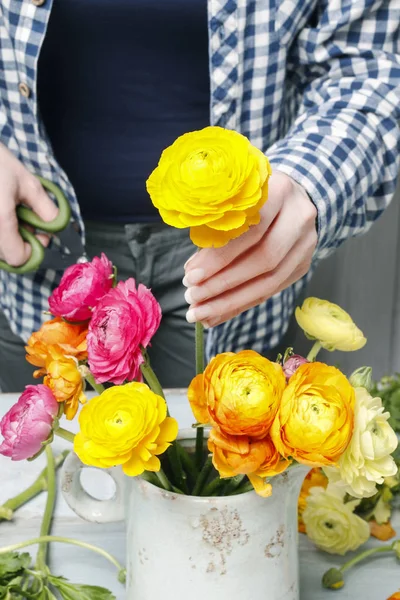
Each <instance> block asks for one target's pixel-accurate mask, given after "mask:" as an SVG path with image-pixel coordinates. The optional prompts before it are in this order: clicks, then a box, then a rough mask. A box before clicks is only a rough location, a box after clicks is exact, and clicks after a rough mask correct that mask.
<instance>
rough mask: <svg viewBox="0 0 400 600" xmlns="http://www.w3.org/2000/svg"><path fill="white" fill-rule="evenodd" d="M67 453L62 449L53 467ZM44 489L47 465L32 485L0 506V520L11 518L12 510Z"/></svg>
mask: <svg viewBox="0 0 400 600" xmlns="http://www.w3.org/2000/svg"><path fill="white" fill-rule="evenodd" d="M68 453H69V452H68V450H64V452H62V453H61V454H59V455H58V456H57V458H56V459H55V462H54V468H55V469H58V468H59V467H60V466H61V465H62V464H63V462H64V460H65V459H66V457H67V456H68ZM45 490H47V467H46V468H45V469H43V471H42V472H41V473H40V475H39V477H38V478H37V479H36V481H34V482H33V483H32V485H30V486H29V487H28V488H27V489H26V490H24V491H23V492H21V493H20V494H18V495H17V496H14V497H13V498H10V499H9V500H7V502H5V503H4V504H3V505H2V506H0V522H1V521H2V520H4V519H5V518H6V519H7V520H10V519H12V517H13V513H14V511H16V510H17V509H18V508H20V507H21V506H23V505H24V504H26V503H27V502H29V501H30V500H32V498H35V497H36V496H38V495H39V494H40V493H41V492H44V491H45ZM3 512H4V514H7V512H8V513H9V515H10V516H9V518H8V517H4V516H3V514H2V513H3Z"/></svg>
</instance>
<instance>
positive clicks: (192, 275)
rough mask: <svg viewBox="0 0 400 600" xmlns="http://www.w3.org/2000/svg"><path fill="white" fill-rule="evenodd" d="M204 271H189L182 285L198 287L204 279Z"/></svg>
mask: <svg viewBox="0 0 400 600" xmlns="http://www.w3.org/2000/svg"><path fill="white" fill-rule="evenodd" d="M204 275H205V273H204V269H193V271H189V273H186V275H185V277H184V278H183V280H182V283H183V285H184V286H185V287H191V286H192V285H197V284H198V283H200V281H202V280H203V279H204Z"/></svg>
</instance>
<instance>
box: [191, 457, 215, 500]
mask: <svg viewBox="0 0 400 600" xmlns="http://www.w3.org/2000/svg"><path fill="white" fill-rule="evenodd" d="M212 468H213V464H212V458H211V456H209V457H208V458H207V460H206V462H205V464H204V467H203V468H202V470H201V471H200V473H199V476H198V478H197V481H196V484H195V486H194V489H193V496H200V495H201V492H202V489H203V487H204V484H205V483H206V481H207V479H208V477H209V475H210V473H211V471H212Z"/></svg>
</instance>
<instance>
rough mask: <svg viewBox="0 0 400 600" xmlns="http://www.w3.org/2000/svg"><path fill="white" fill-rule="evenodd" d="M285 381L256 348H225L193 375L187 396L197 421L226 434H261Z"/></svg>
mask: <svg viewBox="0 0 400 600" xmlns="http://www.w3.org/2000/svg"><path fill="white" fill-rule="evenodd" d="M285 385H286V378H285V375H284V373H283V370H282V367H281V366H280V365H278V364H277V363H273V362H271V361H270V360H268V359H267V358H264V357H263V356H261V355H260V354H258V353H257V352H254V351H253V350H243V351H242V352H238V353H237V354H234V353H233V352H224V353H223V354H218V355H217V356H216V357H215V358H213V359H212V360H211V362H210V363H209V365H208V366H207V367H206V369H205V371H204V373H203V375H202V376H199V375H198V376H197V377H195V379H194V380H193V381H192V383H191V384H190V386H189V391H188V397H189V402H190V404H191V407H192V410H193V413H194V415H195V417H196V419H197V420H198V421H199V422H200V423H204V424H206V423H211V424H212V425H213V426H214V427H215V428H216V429H219V430H220V431H222V432H223V433H225V434H229V435H249V436H254V437H264V436H265V435H266V434H267V433H268V431H269V429H270V427H271V424H272V422H273V420H274V418H275V415H276V412H277V410H278V406H279V403H280V400H281V397H282V393H283V390H284V389H285Z"/></svg>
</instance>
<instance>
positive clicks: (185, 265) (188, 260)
mask: <svg viewBox="0 0 400 600" xmlns="http://www.w3.org/2000/svg"><path fill="white" fill-rule="evenodd" d="M196 254H197V252H196V253H195V254H192V256H191V257H190V258H188V259H187V261H186V262H185V264H184V265H183V267H184V269H186V267H187V266H188V264H189V263H190V261H191V260H193V259H194V257H195V256H196Z"/></svg>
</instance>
